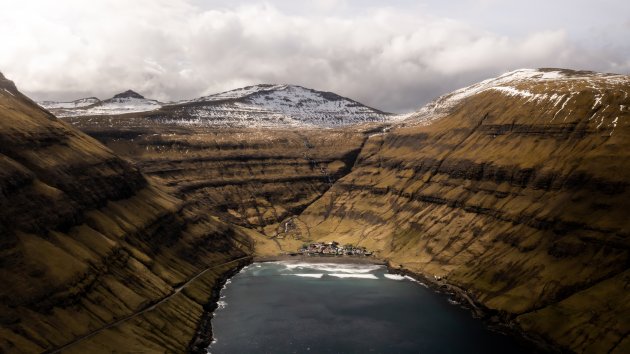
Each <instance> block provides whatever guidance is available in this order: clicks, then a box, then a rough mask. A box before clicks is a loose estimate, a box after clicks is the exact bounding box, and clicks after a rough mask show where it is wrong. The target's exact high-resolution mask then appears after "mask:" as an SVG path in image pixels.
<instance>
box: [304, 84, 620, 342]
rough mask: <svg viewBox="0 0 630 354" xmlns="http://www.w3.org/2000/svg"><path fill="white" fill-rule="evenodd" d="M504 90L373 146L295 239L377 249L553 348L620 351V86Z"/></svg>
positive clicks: (312, 210)
mask: <svg viewBox="0 0 630 354" xmlns="http://www.w3.org/2000/svg"><path fill="white" fill-rule="evenodd" d="M578 74H579V73H573V74H571V73H570V74H569V75H575V76H579V75H578ZM511 89H512V91H508V89H489V90H483V91H481V92H479V93H477V94H474V95H471V96H469V97H467V98H465V99H463V100H461V101H459V102H458V103H457V104H456V105H454V106H453V107H452V108H451V109H450V110H449V111H448V113H447V114H445V115H444V117H443V118H441V119H439V120H438V121H435V122H434V123H432V124H430V125H427V126H415V124H413V123H414V122H413V121H411V122H409V125H411V126H409V127H401V128H399V129H395V130H394V131H393V132H392V133H390V134H387V135H381V136H376V137H373V138H371V139H370V140H369V141H368V142H367V144H366V146H365V148H364V149H363V151H362V153H361V155H360V157H359V161H358V163H357V165H356V167H355V168H354V170H353V171H352V172H351V173H350V174H349V175H347V176H345V177H344V178H342V179H341V180H339V181H338V182H337V183H336V184H335V185H334V186H333V188H331V189H330V190H329V191H328V192H326V194H325V195H324V196H323V197H322V198H320V199H318V200H317V201H316V202H315V203H313V204H312V205H310V206H309V207H308V208H307V209H306V210H305V211H304V212H303V213H302V214H301V216H300V218H299V219H300V222H302V223H303V224H304V225H305V226H304V229H305V230H307V231H308V234H306V233H305V234H304V237H305V238H306V237H308V238H312V239H319V240H331V239H335V240H337V241H339V242H342V243H346V242H351V243H355V244H358V245H363V246H367V247H368V248H369V249H374V250H378V251H379V256H380V257H382V258H385V259H388V260H390V261H391V262H392V264H394V265H395V266H397V265H400V266H402V267H404V268H406V269H409V270H412V271H414V272H417V273H419V274H423V275H425V276H427V277H428V278H434V277H438V278H441V279H443V280H442V281H441V282H443V283H450V284H454V285H457V286H459V287H461V288H463V289H467V291H468V294H469V295H470V296H471V297H472V298H474V299H475V300H476V301H477V302H479V303H481V304H482V305H484V306H486V307H487V308H489V309H491V310H495V311H497V313H498V314H499V315H500V316H503V317H504V318H505V319H506V320H508V321H512V323H514V324H515V325H518V326H520V327H521V328H523V329H525V330H527V331H528V332H529V333H535V334H538V335H540V336H542V337H544V338H547V339H548V340H549V341H550V342H552V343H554V344H557V345H559V346H561V347H563V348H566V349H570V350H574V351H578V352H593V353H597V352H615V353H623V352H627V351H628V349H629V348H628V346H629V345H630V339H628V333H629V332H630V321H628V318H630V305H629V304H630V302H629V300H630V297H629V296H630V295H629V294H630V292H628V289H629V286H630V278H629V275H628V274H629V273H628V271H629V270H628V269H629V265H630V253H629V247H630V241H629V240H630V239H629V234H630V218H629V217H628V216H629V214H628V210H630V188H629V186H628V183H629V181H630V146H629V145H628V144H629V142H630V125H629V123H628V122H629V121H630V110H629V108H628V107H630V98H629V97H628V92H629V91H630V79H629V78H625V79H624V78H621V79H615V80H611V79H610V78H606V77H597V76H593V77H589V78H584V79H581V78H579V77H569V78H567V79H566V80H545V81H542V80H524V81H521V82H518V83H515V84H514V86H513V87H512V88H511ZM516 90H521V92H524V93H523V94H514V91H516ZM536 95H538V96H536ZM554 95H555V96H554ZM532 97H541V98H540V99H533V98H532ZM560 97H562V99H559V98H560Z"/></svg>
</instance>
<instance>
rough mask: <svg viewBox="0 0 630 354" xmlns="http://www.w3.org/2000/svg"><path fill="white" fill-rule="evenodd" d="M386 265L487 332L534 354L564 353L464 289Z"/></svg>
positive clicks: (388, 268) (390, 271) (510, 315)
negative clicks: (467, 313) (454, 306)
mask: <svg viewBox="0 0 630 354" xmlns="http://www.w3.org/2000/svg"><path fill="white" fill-rule="evenodd" d="M386 265H387V270H388V272H389V273H392V274H399V275H404V276H408V277H411V278H412V279H414V280H415V281H417V282H419V283H421V284H424V285H425V286H426V287H428V288H430V289H431V290H433V291H434V292H436V293H440V294H448V295H449V296H452V297H453V298H454V299H455V301H456V302H457V304H458V305H459V306H460V307H462V308H464V309H466V310H468V311H470V312H471V314H472V316H473V318H476V319H479V320H481V321H482V322H483V323H484V324H485V325H486V327H488V329H489V330H492V331H495V332H499V333H502V334H504V335H507V336H511V337H513V338H515V339H516V340H518V341H519V342H521V343H522V344H525V345H526V346H528V347H531V349H532V351H533V352H534V353H563V352H564V351H563V350H562V349H561V348H559V347H557V346H555V345H553V343H550V342H548V341H547V340H546V339H545V338H542V337H539V336H535V335H532V334H531V333H528V332H526V331H524V330H522V329H521V328H520V327H519V325H518V324H517V323H516V322H515V321H514V317H515V316H514V315H513V314H510V313H507V312H504V311H498V310H493V309H490V308H487V307H486V306H484V305H483V304H481V303H479V302H477V301H476V300H475V299H474V298H473V297H472V296H471V295H470V294H468V292H467V291H466V290H465V289H463V288H461V287H459V286H457V285H454V284H450V283H448V282H446V281H445V280H443V279H441V280H436V279H431V278H429V277H427V276H425V275H424V274H421V273H416V272H413V271H410V270H408V269H406V268H396V267H393V266H392V265H391V263H390V262H389V261H387V262H386Z"/></svg>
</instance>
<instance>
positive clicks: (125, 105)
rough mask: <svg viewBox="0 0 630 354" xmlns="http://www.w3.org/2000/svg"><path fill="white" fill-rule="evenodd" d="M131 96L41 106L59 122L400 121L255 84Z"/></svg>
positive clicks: (306, 92)
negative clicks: (173, 95)
mask: <svg viewBox="0 0 630 354" xmlns="http://www.w3.org/2000/svg"><path fill="white" fill-rule="evenodd" d="M131 92H132V93H129V91H127V92H124V93H121V94H118V95H116V96H114V97H113V98H110V99H107V100H103V101H100V100H99V101H96V102H93V101H89V100H88V99H80V100H77V101H72V102H52V101H46V102H40V105H41V106H42V107H44V108H47V109H49V110H50V111H51V112H53V113H54V114H56V115H57V116H59V117H62V118H72V117H82V116H119V115H125V114H131V113H136V114H138V115H140V116H143V117H150V119H151V120H152V121H154V122H156V123H158V124H159V123H162V124H173V125H181V126H251V127H289V126H306V127H334V126H344V125H352V124H361V123H374V122H379V123H382V122H390V121H396V120H399V119H400V117H399V116H398V115H395V114H391V113H387V112H383V111H381V110H378V109H375V108H372V107H368V106H365V105H363V104H361V103H359V102H357V101H355V100H352V99H349V98H346V97H343V96H340V95H337V94H335V93H332V92H327V91H318V90H314V89H309V88H305V87H302V86H298V85H287V84H283V85H275V84H259V85H252V86H246V87H242V88H238V89H234V90H230V91H225V92H220V93H217V94H212V95H207V96H202V97H198V98H194V99H190V100H181V101H177V102H169V103H162V102H158V101H155V100H149V99H145V98H144V97H143V96H141V95H139V94H137V93H135V92H133V91H131ZM118 96H119V97H118Z"/></svg>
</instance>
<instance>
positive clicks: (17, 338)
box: [0, 75, 246, 353]
mask: <svg viewBox="0 0 630 354" xmlns="http://www.w3.org/2000/svg"><path fill="white" fill-rule="evenodd" d="M0 191H1V193H0V209H1V210H2V212H1V213H0V235H1V237H0V282H1V284H2V288H1V289H0V299H1V301H0V326H1V327H0V351H1V352H31V353H32V352H42V351H47V350H54V349H55V348H60V347H63V346H64V345H66V344H69V343H74V341H76V340H77V339H80V338H83V337H84V336H85V335H87V334H93V335H91V336H89V337H86V338H85V339H84V340H82V341H80V342H78V343H74V344H72V345H70V346H68V347H66V350H68V351H79V352H85V350H88V349H89V351H91V352H93V351H103V352H108V351H111V350H113V349H118V350H121V349H122V350H125V349H129V350H131V351H133V350H136V349H143V350H147V349H151V350H159V351H183V350H185V349H186V348H187V346H188V345H189V342H190V341H191V338H193V336H194V333H195V330H196V327H197V324H198V321H199V319H200V318H201V315H202V313H203V311H204V310H203V305H204V304H206V303H207V302H208V299H209V297H210V294H211V288H212V286H213V284H215V282H216V280H217V279H218V278H219V276H220V274H221V273H223V272H225V271H227V270H228V269H229V268H231V267H234V266H235V264H234V263H231V264H224V263H226V262H228V261H230V260H232V259H236V258H240V257H242V256H244V255H245V254H244V252H243V251H241V250H240V249H239V247H243V246H242V245H239V244H238V243H237V242H236V241H235V240H238V239H239V235H238V232H235V231H234V230H233V229H232V228H230V227H229V226H227V225H225V224H223V223H221V222H219V221H217V220H215V219H213V218H211V217H209V216H203V215H197V214H194V213H192V212H191V211H189V210H186V209H184V208H183V207H182V206H183V205H182V202H181V201H180V200H178V199H176V198H174V197H172V196H169V195H168V194H166V193H164V192H163V191H162V190H160V189H159V188H156V187H155V186H154V185H153V184H151V183H149V182H147V180H146V179H145V178H144V177H143V176H142V175H141V174H140V172H139V171H138V170H137V169H136V168H135V167H133V166H132V165H130V164H129V163H128V162H125V161H124V160H122V159H120V158H118V157H117V156H116V155H114V154H113V153H112V152H111V150H109V149H107V148H106V147H104V146H103V145H101V144H99V143H98V142H97V141H95V140H94V139H92V138H90V137H89V136H87V135H85V134H83V133H81V132H79V131H77V130H76V129H74V128H72V127H70V126H69V125H67V124H66V123H63V122H61V121H59V120H57V119H56V118H55V117H54V116H52V115H51V114H50V113H48V112H47V111H44V110H42V109H41V108H39V107H38V106H37V105H36V104H35V103H34V102H32V101H31V100H30V99H28V98H27V97H25V96H23V95H22V94H21V93H20V92H19V91H18V90H17V89H16V87H15V86H14V85H13V83H12V82H10V81H8V80H7V79H5V78H4V77H3V76H1V75H0ZM243 240H244V239H243ZM244 242H246V241H244ZM209 267H214V268H212V269H211V271H208V272H206V273H202V276H200V278H199V281H195V282H194V284H193V283H191V284H190V286H188V287H186V288H185V289H184V290H183V291H180V289H177V287H178V286H179V285H180V284H182V283H184V282H186V281H188V280H190V279H191V278H192V277H194V276H195V275H197V274H200V272H202V271H204V270H206V269H208V268H209ZM161 300H165V301H163V302H161V303H159V304H158V305H156V306H155V307H151V308H150V307H149V305H151V304H153V303H157V302H159V301H161ZM136 314H137V316H136ZM126 319H128V320H126ZM117 321H119V322H117ZM79 348H83V349H79Z"/></svg>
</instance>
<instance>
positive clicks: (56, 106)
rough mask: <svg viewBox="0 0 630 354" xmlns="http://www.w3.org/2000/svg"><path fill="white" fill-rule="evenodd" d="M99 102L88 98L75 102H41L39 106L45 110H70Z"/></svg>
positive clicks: (94, 98) (96, 99)
mask: <svg viewBox="0 0 630 354" xmlns="http://www.w3.org/2000/svg"><path fill="white" fill-rule="evenodd" d="M99 102H101V100H99V99H98V98H96V97H88V98H81V99H78V100H76V101H71V102H55V101H43V102H39V105H40V106H42V107H44V108H46V109H59V108H65V109H70V108H82V107H87V106H91V105H93V104H97V103H99Z"/></svg>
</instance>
